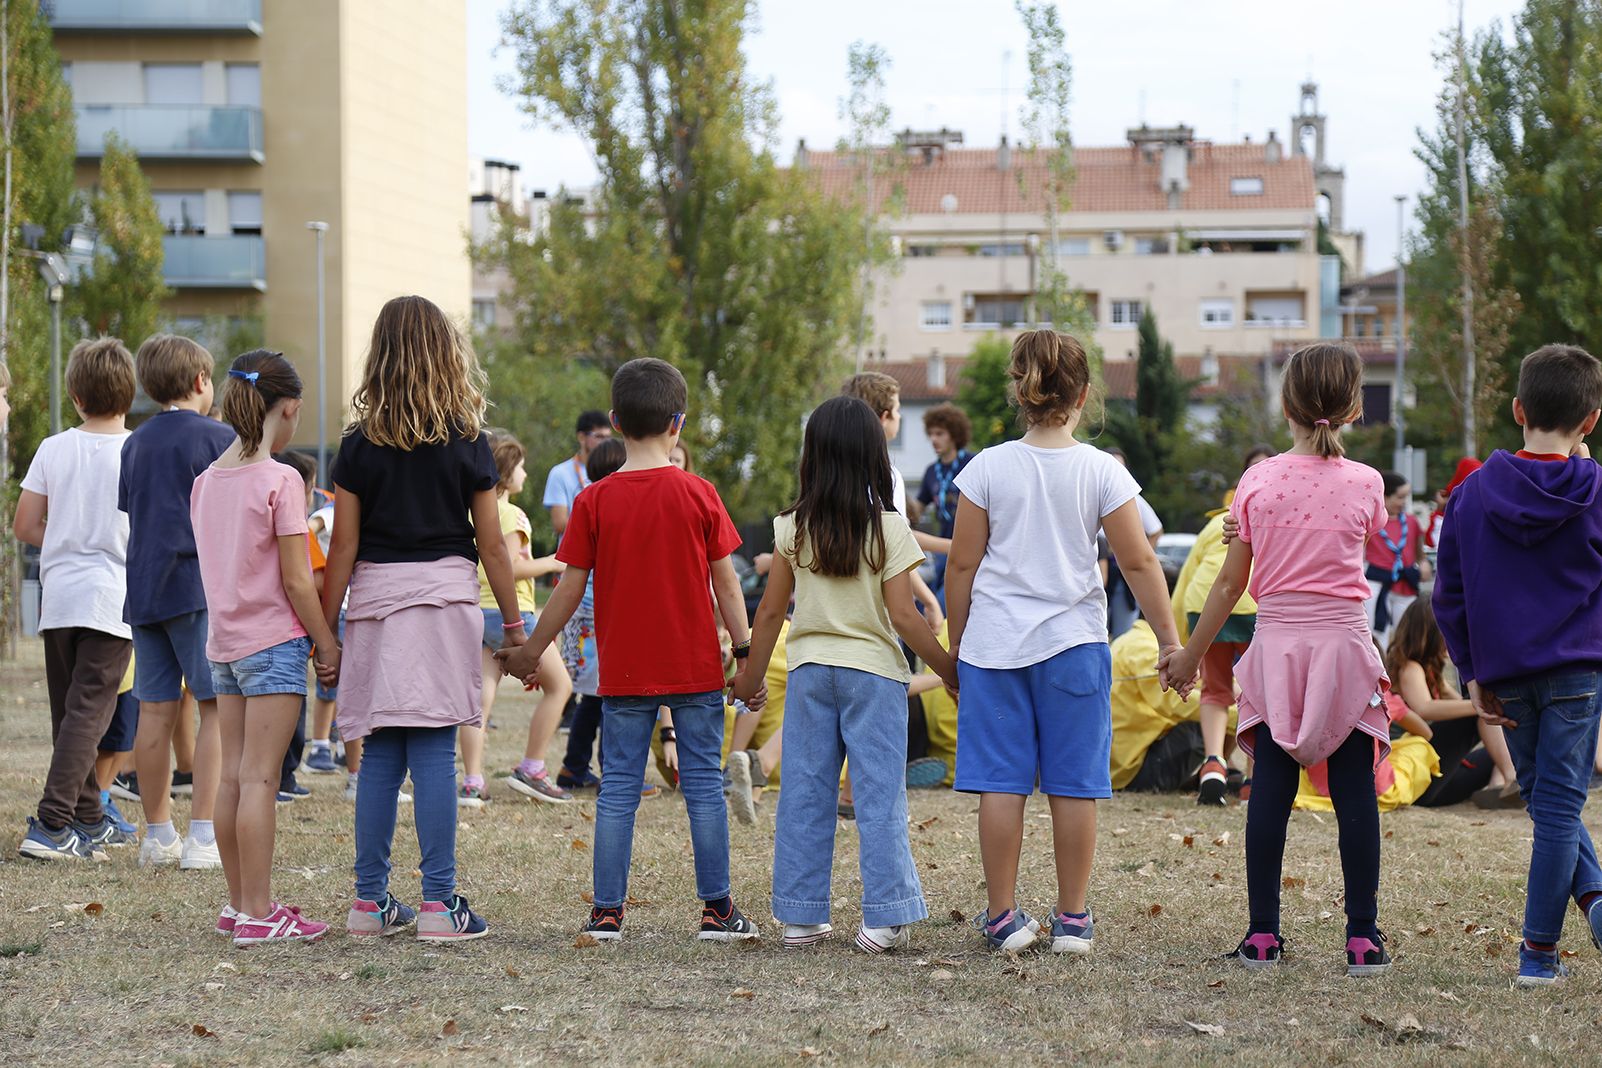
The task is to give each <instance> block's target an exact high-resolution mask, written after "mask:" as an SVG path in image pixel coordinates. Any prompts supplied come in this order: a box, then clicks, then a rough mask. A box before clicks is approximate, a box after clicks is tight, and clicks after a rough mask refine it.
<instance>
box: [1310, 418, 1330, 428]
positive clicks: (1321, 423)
mask: <svg viewBox="0 0 1602 1068" xmlns="http://www.w3.org/2000/svg"><path fill="white" fill-rule="evenodd" d="M1313 425H1314V426H1329V420H1328V419H1315V420H1313Z"/></svg>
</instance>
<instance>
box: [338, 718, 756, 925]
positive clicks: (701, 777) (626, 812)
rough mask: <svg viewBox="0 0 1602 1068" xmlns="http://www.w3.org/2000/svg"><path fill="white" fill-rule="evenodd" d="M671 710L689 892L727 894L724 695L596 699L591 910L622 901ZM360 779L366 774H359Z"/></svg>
mask: <svg viewBox="0 0 1602 1068" xmlns="http://www.w3.org/2000/svg"><path fill="white" fill-rule="evenodd" d="M663 705H666V706H667V707H668V708H670V709H672V710H673V730H674V733H675V734H676V735H677V736H678V749H679V789H680V790H681V791H682V792H683V794H684V808H685V810H686V811H687V812H688V813H689V816H690V844H691V846H692V847H693V848H694V850H695V895H696V896H697V897H699V898H700V899H701V900H702V901H718V900H720V899H722V898H725V897H728V896H729V816H728V809H727V808H726V807H725V805H724V802H723V692H722V691H721V690H713V691H711V692H710V693H690V694H664V695H657V696H652V697H603V698H602V699H601V767H602V768H604V769H605V772H606V773H605V774H604V775H603V776H602V777H601V793H600V796H599V797H597V798H596V800H595V906H596V907H597V908H618V907H619V906H621V905H622V904H623V902H624V901H626V900H627V899H628V896H629V865H630V863H631V862H632V860H633V855H634V813H635V812H636V811H637V810H638V809H639V807H640V787H641V786H643V785H644V784H645V762H646V761H647V760H649V759H650V757H651V732H652V731H654V730H656V713H657V709H658V708H660V707H661V706H663ZM363 774H365V770H364V772H363Z"/></svg>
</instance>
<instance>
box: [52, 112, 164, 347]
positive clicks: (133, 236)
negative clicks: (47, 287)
mask: <svg viewBox="0 0 1602 1068" xmlns="http://www.w3.org/2000/svg"><path fill="white" fill-rule="evenodd" d="M89 210H90V215H91V217H92V218H93V220H94V225H95V230H96V232H97V233H98V234H99V246H98V248H97V250H96V252H95V262H94V267H93V270H92V272H91V273H90V274H89V275H87V276H85V277H84V279H83V280H82V281H81V282H80V283H79V284H78V285H77V286H76V287H75V292H74V296H75V297H76V301H75V304H76V310H77V313H78V315H79V316H81V317H82V319H83V322H84V325H85V327H87V329H88V332H89V334H90V335H91V336H93V335H99V334H110V335H112V336H114V337H120V338H122V339H123V341H125V342H126V343H127V344H129V345H130V346H137V345H139V344H140V342H142V341H143V340H144V339H145V338H147V337H149V336H150V335H151V334H153V333H155V332H156V325H157V323H158V322H160V320H161V302H162V301H163V300H164V299H166V298H167V297H168V296H170V295H171V292H172V291H171V290H169V289H168V288H167V286H166V283H165V282H164V281H163V277H162V259H163V257H162V244H161V235H162V226H161V216H160V215H159V214H158V213H157V211H156V202H155V200H154V198H152V197H151V195H150V180H149V179H148V178H146V177H145V172H144V170H143V169H141V168H140V166H139V157H138V156H136V155H135V154H134V152H133V150H132V149H131V148H129V147H128V146H127V144H126V143H124V142H123V141H122V140H121V139H120V138H119V137H118V136H117V135H116V134H114V133H113V134H108V135H107V136H106V147H105V154H104V155H102V156H101V157H100V181H99V183H98V184H97V185H96V186H95V190H94V193H93V195H92V196H91V197H90V199H89Z"/></svg>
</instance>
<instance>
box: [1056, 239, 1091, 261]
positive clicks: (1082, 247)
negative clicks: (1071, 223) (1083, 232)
mask: <svg viewBox="0 0 1602 1068" xmlns="http://www.w3.org/2000/svg"><path fill="white" fill-rule="evenodd" d="M1057 255H1059V256H1088V255H1090V238H1088V237H1065V238H1063V239H1062V240H1061V241H1058V242H1057Z"/></svg>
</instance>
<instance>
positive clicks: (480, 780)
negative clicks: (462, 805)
mask: <svg viewBox="0 0 1602 1068" xmlns="http://www.w3.org/2000/svg"><path fill="white" fill-rule="evenodd" d="M462 785H463V786H476V787H478V788H479V789H480V790H482V789H483V788H484V776H482V775H466V776H463V778H462Z"/></svg>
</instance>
